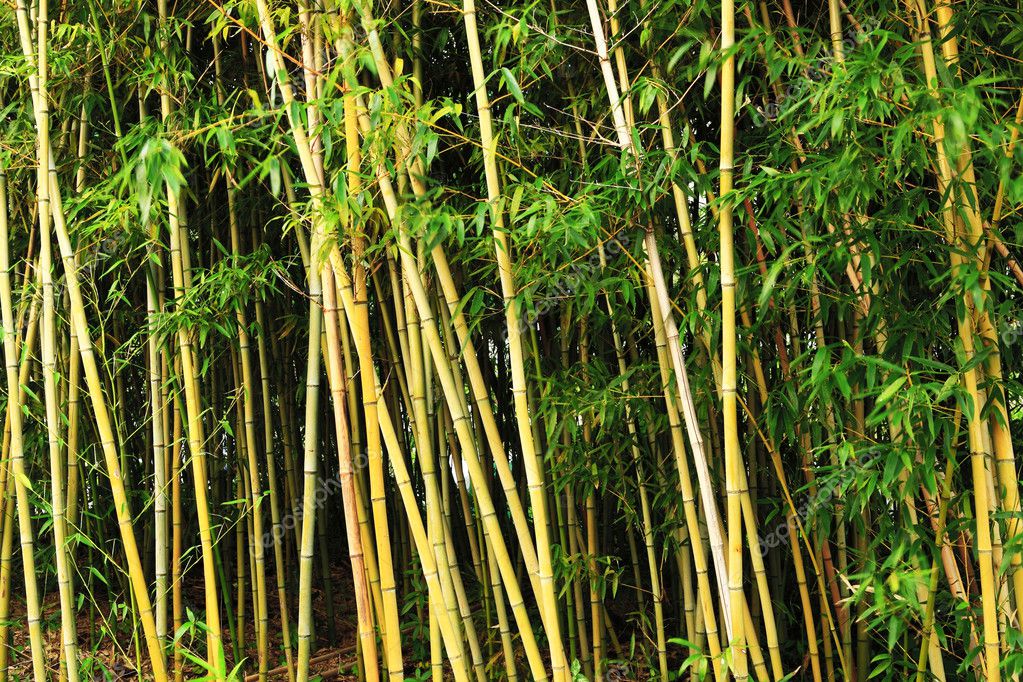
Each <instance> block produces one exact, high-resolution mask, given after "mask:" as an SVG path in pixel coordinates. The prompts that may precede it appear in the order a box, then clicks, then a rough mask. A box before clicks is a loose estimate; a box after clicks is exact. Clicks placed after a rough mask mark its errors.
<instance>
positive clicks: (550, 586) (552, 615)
mask: <svg viewBox="0 0 1023 682" xmlns="http://www.w3.org/2000/svg"><path fill="white" fill-rule="evenodd" d="M462 16H463V19H464V22H465V34H466V39H467V41H468V46H469V62H470V66H471V70H472V80H473V88H474V94H475V96H476V110H477V113H478V115H479V120H480V144H481V146H482V150H483V170H484V175H485V176H486V184H487V201H488V203H490V205H491V215H492V216H493V219H494V225H493V238H494V250H495V253H496V256H497V266H498V271H499V273H500V279H501V295H502V297H503V299H504V311H505V324H506V325H507V328H508V353H509V360H510V362H511V374H512V396H513V398H514V404H515V417H516V423H517V425H518V431H519V444H520V446H521V448H522V460H523V463H524V464H525V471H526V479H527V484H528V487H529V499H530V503H531V505H532V507H533V520H534V524H533V529H534V532H535V533H536V549H537V562H538V578H539V581H540V595H539V599H540V607H541V610H543V611H546V618H545V619H544V624H545V626H546V627H545V629H546V631H547V639H548V645H549V646H550V653H551V664H552V666H553V679H554V680H555V682H559V681H560V680H563V679H567V677H566V676H567V675H568V666H567V663H566V661H565V651H564V644H563V643H562V641H561V629H560V624H559V621H560V618H559V616H558V600H557V596H556V594H555V589H554V575H553V569H552V568H551V552H550V538H549V537H548V534H547V512H546V509H545V500H546V494H545V493H544V475H543V465H542V460H540V459H538V456H537V452H536V444H535V443H534V441H533V433H532V428H531V426H530V422H531V420H530V417H529V402H528V393H527V388H526V375H525V364H524V359H523V358H524V356H523V348H522V337H521V334H520V332H519V330H520V326H521V324H522V323H521V312H520V310H519V301H518V299H517V298H516V295H517V293H518V291H517V288H516V285H515V277H514V274H513V270H512V262H511V241H510V240H509V238H508V234H507V232H506V230H505V226H504V211H503V210H502V209H501V206H500V205H499V201H500V197H501V184H500V177H499V173H498V167H497V140H496V139H495V138H494V132H493V122H492V120H491V112H490V100H489V97H488V96H487V85H486V75H485V73H484V71H483V55H482V52H481V51H480V42H479V31H478V29H477V27H476V3H475V2H474V0H463V4H462Z"/></svg>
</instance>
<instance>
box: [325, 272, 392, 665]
mask: <svg viewBox="0 0 1023 682" xmlns="http://www.w3.org/2000/svg"><path fill="white" fill-rule="evenodd" d="M322 277H323V283H322V285H321V286H322V290H323V292H324V304H325V305H324V317H325V322H326V325H325V326H326V333H327V348H328V356H327V357H328V373H329V377H330V378H329V384H330V391H331V395H332V407H333V412H334V420H335V429H336V432H337V445H338V465H339V468H340V474H339V476H340V481H341V495H342V498H343V504H344V508H345V533H346V537H347V540H348V555H349V557H350V560H351V562H352V575H353V579H354V586H355V606H356V614H357V618H358V628H359V643H360V655H361V658H362V664H363V667H362V670H364V671H365V673H364V674H365V676H366V679H367V680H368V682H376V681H377V680H379V679H380V668H379V662H378V658H377V644H376V634H375V632H374V630H373V617H372V611H371V607H370V603H369V599H370V596H369V587H368V585H367V582H366V568H365V564H364V559H363V554H362V539H361V537H360V536H359V523H358V518H359V514H358V509H357V507H356V501H355V484H354V481H353V479H352V452H351V444H350V441H349V434H348V429H349V425H348V419H347V416H346V414H345V411H346V407H347V404H346V403H347V399H346V397H345V395H344V393H345V389H346V382H345V380H344V369H343V367H344V365H343V362H342V358H341V347H340V346H341V344H340V339H339V334H338V332H339V325H338V314H337V309H338V307H337V294H336V291H335V285H334V277H333V274H332V273H331V272H330V271H329V270H327V269H324V271H323V275H322Z"/></svg>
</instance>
